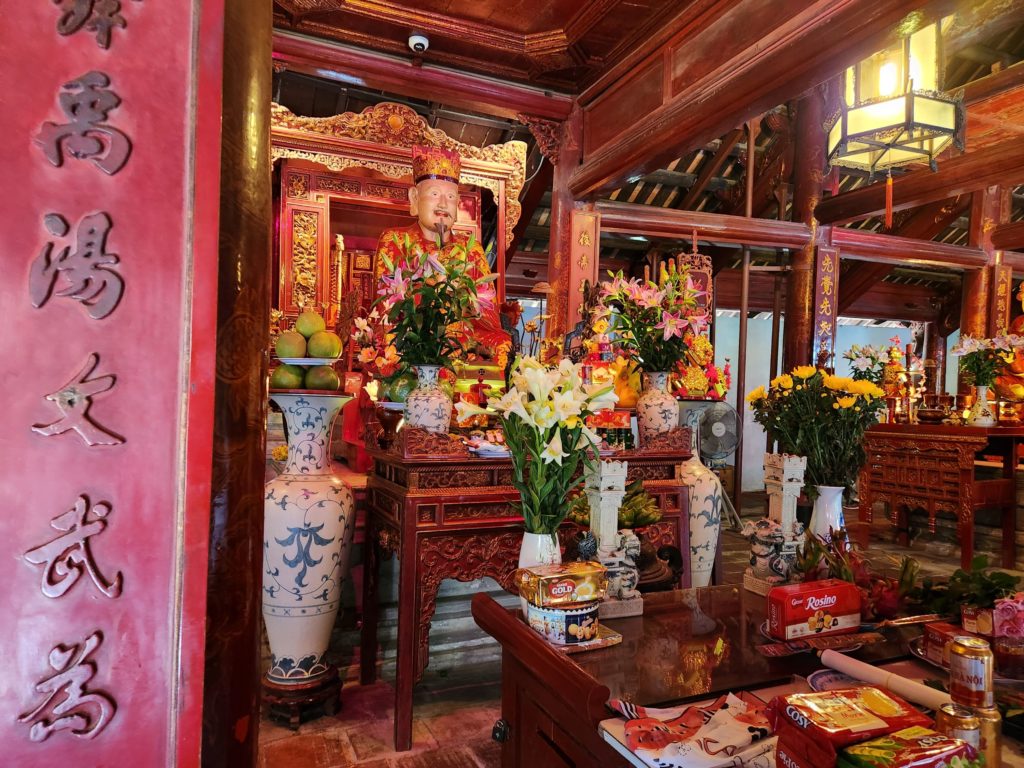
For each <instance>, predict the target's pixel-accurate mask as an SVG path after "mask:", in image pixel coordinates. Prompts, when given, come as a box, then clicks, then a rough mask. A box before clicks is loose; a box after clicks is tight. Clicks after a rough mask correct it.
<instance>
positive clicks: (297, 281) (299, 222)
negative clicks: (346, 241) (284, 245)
mask: <svg viewBox="0 0 1024 768" xmlns="http://www.w3.org/2000/svg"><path fill="white" fill-rule="evenodd" d="M318 218H319V217H318V216H317V215H316V214H315V213H313V212H312V211H295V212H294V214H292V301H293V302H294V304H295V306H297V307H299V308H300V309H301V308H303V307H310V308H315V306H316V241H317V224H318V222H317V219H318Z"/></svg>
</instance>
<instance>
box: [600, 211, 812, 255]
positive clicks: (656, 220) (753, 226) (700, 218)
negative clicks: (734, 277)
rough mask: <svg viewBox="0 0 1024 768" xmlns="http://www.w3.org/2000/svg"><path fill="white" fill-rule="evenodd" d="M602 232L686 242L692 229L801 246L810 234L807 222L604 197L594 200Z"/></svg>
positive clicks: (720, 237) (711, 236) (729, 239)
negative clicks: (613, 200) (613, 199)
mask: <svg viewBox="0 0 1024 768" xmlns="http://www.w3.org/2000/svg"><path fill="white" fill-rule="evenodd" d="M596 209H597V211H598V212H599V213H600V214H601V231H602V232H621V233H623V234H635V235H644V236H646V237H667V238H676V239H680V240H686V241H687V242H689V240H690V236H691V234H692V233H693V231H694V230H696V231H697V236H698V237H700V238H701V239H702V240H713V241H715V242H725V243H745V244H747V245H766V246H769V247H773V248H802V247H803V246H804V245H806V244H807V242H808V241H809V240H810V238H811V230H810V227H808V226H807V225H806V224H801V223H799V222H794V221H776V220H774V219H748V218H746V217H745V216H725V215H723V214H718V213H704V212H702V211H683V210H677V209H672V208H654V207H652V206H648V205H636V204H634V203H614V202H610V201H606V200H602V201H599V202H598V203H597V204H596Z"/></svg>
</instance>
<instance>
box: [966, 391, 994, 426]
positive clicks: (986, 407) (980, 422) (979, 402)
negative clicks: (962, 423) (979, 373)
mask: <svg viewBox="0 0 1024 768" xmlns="http://www.w3.org/2000/svg"><path fill="white" fill-rule="evenodd" d="M974 389H975V392H976V395H975V398H974V405H973V406H971V415H970V417H969V418H968V419H967V423H968V424H969V425H970V426H972V427H994V426H995V425H996V424H997V423H998V420H997V419H996V413H995V411H994V410H993V409H992V404H991V403H989V401H988V387H984V386H976V387H975V388H974Z"/></svg>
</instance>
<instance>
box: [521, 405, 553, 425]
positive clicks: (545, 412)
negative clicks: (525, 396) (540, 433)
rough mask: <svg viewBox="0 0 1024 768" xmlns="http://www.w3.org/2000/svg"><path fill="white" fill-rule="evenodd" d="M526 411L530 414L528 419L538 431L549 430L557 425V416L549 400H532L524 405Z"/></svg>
mask: <svg viewBox="0 0 1024 768" xmlns="http://www.w3.org/2000/svg"><path fill="white" fill-rule="evenodd" d="M526 410H527V411H528V412H529V414H530V418H529V419H528V420H529V421H530V422H532V423H533V424H534V425H536V427H537V428H538V429H550V428H551V427H553V426H555V424H557V423H558V414H556V413H555V409H554V407H553V406H552V405H551V401H550V400H541V401H538V400H534V401H532V402H528V403H527V404H526Z"/></svg>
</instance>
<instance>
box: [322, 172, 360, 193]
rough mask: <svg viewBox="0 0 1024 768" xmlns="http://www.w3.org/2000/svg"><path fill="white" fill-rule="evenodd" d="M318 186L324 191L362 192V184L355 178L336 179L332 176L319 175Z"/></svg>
mask: <svg viewBox="0 0 1024 768" xmlns="http://www.w3.org/2000/svg"><path fill="white" fill-rule="evenodd" d="M316 188H317V189H318V190H321V191H324V192H343V193H346V194H350V195H358V194H359V193H360V192H362V185H361V184H360V183H359V182H358V181H356V180H355V179H351V180H350V179H335V178H332V177H330V176H317V177H316Z"/></svg>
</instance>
